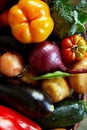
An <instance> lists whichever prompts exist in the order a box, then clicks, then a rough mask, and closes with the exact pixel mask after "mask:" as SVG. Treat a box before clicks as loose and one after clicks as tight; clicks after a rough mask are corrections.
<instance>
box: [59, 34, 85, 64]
mask: <svg viewBox="0 0 87 130" xmlns="http://www.w3.org/2000/svg"><path fill="white" fill-rule="evenodd" d="M86 50H87V45H86V41H85V40H84V38H83V37H82V36H81V35H79V34H75V35H72V36H69V37H66V38H64V39H63V40H62V41H61V52H62V57H63V60H64V62H65V64H66V65H70V64H72V63H73V62H74V61H77V60H80V59H81V58H82V57H83V56H84V54H85V52H86Z"/></svg>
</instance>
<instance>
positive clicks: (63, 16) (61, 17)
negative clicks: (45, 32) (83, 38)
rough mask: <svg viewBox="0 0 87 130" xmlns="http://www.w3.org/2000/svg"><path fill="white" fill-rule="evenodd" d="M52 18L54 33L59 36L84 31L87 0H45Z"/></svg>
mask: <svg viewBox="0 0 87 130" xmlns="http://www.w3.org/2000/svg"><path fill="white" fill-rule="evenodd" d="M46 2H47V4H48V5H49V7H50V10H51V15H52V17H53V20H54V25H55V26H54V33H55V34H57V35H58V36H59V37H60V38H63V37H65V36H67V35H73V34H74V33H79V32H84V31H85V26H84V24H85V23H86V22H87V0H46Z"/></svg>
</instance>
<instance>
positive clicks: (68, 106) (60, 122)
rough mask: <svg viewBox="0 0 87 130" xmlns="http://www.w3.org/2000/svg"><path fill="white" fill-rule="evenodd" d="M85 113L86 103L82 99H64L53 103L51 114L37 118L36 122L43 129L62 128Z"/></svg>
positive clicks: (81, 117) (76, 121)
mask: <svg viewBox="0 0 87 130" xmlns="http://www.w3.org/2000/svg"><path fill="white" fill-rule="evenodd" d="M86 115H87V103H86V102H85V101H83V100H71V99H65V100H63V101H61V102H59V103H57V104H55V109H54V111H53V113H52V114H50V115H49V116H47V117H43V118H37V119H35V120H34V121H35V122H37V123H38V124H39V125H40V126H41V127H42V128H43V129H47V130H48V129H53V128H59V127H60V128H61V127H62V128H63V127H69V126H72V125H74V124H76V123H78V122H80V121H81V120H83V119H84V117H85V116H86Z"/></svg>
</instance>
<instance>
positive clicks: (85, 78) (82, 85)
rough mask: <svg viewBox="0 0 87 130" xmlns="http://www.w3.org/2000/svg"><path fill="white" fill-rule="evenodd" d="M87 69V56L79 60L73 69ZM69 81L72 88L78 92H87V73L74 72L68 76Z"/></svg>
mask: <svg viewBox="0 0 87 130" xmlns="http://www.w3.org/2000/svg"><path fill="white" fill-rule="evenodd" d="M81 68H82V69H83V68H84V69H87V57H84V58H83V59H81V60H80V61H79V62H77V63H76V64H75V65H74V66H73V67H72V69H73V70H75V69H81ZM68 82H69V85H70V87H71V88H73V90H74V91H76V92H78V93H83V94H84V93H87V73H80V74H74V75H73V76H70V77H68Z"/></svg>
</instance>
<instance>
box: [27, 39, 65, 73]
mask: <svg viewBox="0 0 87 130" xmlns="http://www.w3.org/2000/svg"><path fill="white" fill-rule="evenodd" d="M29 66H30V67H31V68H32V70H33V71H34V72H35V73H37V74H43V73H47V72H53V71H56V70H63V71H65V70H66V67H65V66H64V65H63V63H62V58H61V53H60V49H59V47H58V46H57V44H56V43H54V42H51V41H44V42H42V43H39V44H37V45H36V46H35V48H34V49H33V50H32V52H31V54H30V56H29Z"/></svg>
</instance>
